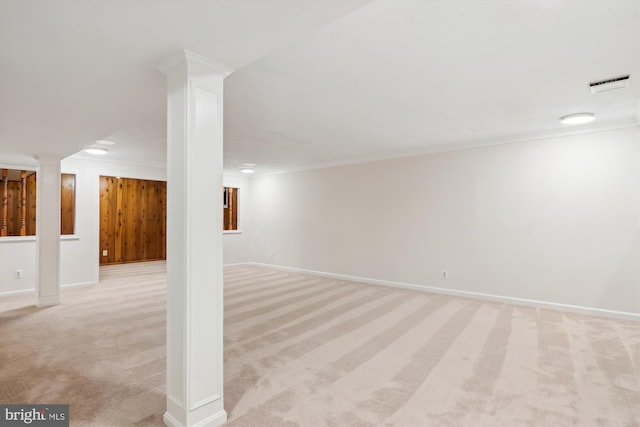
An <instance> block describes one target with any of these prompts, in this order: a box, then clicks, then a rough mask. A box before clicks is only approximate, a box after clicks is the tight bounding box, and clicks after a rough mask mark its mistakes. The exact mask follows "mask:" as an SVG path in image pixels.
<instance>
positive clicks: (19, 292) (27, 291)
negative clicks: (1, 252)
mask: <svg viewBox="0 0 640 427" xmlns="http://www.w3.org/2000/svg"><path fill="white" fill-rule="evenodd" d="M96 284H97V282H79V283H69V284H67V285H60V287H61V288H75V287H77V286H93V285H96ZM35 292H36V289H35V288H31V289H20V290H17V291H7V292H0V298H1V297H8V296H11V295H22V294H32V293H35Z"/></svg>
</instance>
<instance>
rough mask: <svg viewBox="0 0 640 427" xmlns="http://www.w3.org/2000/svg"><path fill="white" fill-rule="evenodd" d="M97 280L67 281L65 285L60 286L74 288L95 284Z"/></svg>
mask: <svg viewBox="0 0 640 427" xmlns="http://www.w3.org/2000/svg"><path fill="white" fill-rule="evenodd" d="M97 284H98V282H78V283H69V284H67V285H60V287H61V288H75V287H76V286H94V285H97Z"/></svg>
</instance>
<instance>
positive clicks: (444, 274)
mask: <svg viewBox="0 0 640 427" xmlns="http://www.w3.org/2000/svg"><path fill="white" fill-rule="evenodd" d="M440 277H442V278H443V279H448V278H449V272H448V271H447V270H442V274H441V275H440Z"/></svg>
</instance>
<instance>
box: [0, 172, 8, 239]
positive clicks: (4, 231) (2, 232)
mask: <svg viewBox="0 0 640 427" xmlns="http://www.w3.org/2000/svg"><path fill="white" fill-rule="evenodd" d="M8 203H9V170H8V169H2V217H1V218H0V237H4V236H7V235H8V232H9V231H8V227H7V216H8V215H9V205H8Z"/></svg>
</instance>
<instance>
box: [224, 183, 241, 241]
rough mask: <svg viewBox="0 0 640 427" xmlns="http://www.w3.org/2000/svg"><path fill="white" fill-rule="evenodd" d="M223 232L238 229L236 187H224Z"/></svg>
mask: <svg viewBox="0 0 640 427" xmlns="http://www.w3.org/2000/svg"><path fill="white" fill-rule="evenodd" d="M222 197H223V199H222V202H223V205H224V212H223V218H224V223H223V230H225V231H229V230H237V229H238V189H237V188H234V187H224V191H223V195H222Z"/></svg>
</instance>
